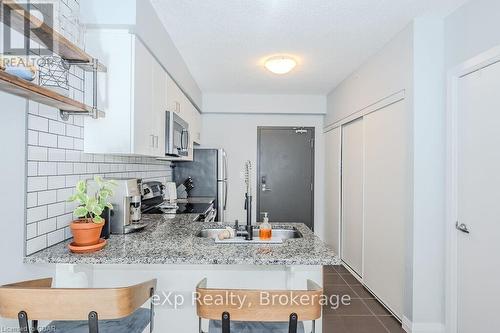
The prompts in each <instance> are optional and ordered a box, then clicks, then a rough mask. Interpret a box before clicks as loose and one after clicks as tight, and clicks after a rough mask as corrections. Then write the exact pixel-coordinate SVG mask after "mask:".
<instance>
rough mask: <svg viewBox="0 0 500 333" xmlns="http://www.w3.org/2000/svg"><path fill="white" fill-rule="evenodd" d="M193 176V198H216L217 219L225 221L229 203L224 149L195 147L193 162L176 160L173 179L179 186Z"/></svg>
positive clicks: (191, 195) (190, 195)
mask: <svg viewBox="0 0 500 333" xmlns="http://www.w3.org/2000/svg"><path fill="white" fill-rule="evenodd" d="M189 177H191V178H192V179H193V184H194V188H193V189H192V190H191V191H190V192H189V197H192V198H209V197H212V198H215V207H217V216H216V219H215V220H216V221H218V222H225V211H226V205H227V189H228V187H227V156H226V152H225V151H224V149H208V148H195V149H194V151H193V161H192V162H175V164H174V168H173V179H174V181H175V183H176V184H177V186H179V185H180V184H182V183H184V181H185V180H186V179H187V178H189Z"/></svg>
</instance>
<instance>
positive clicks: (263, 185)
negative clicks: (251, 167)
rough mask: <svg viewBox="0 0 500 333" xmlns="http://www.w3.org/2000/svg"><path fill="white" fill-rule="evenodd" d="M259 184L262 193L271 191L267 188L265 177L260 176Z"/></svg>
mask: <svg viewBox="0 0 500 333" xmlns="http://www.w3.org/2000/svg"><path fill="white" fill-rule="evenodd" d="M261 184H262V192H269V191H271V189H270V188H269V187H267V177H266V176H262V178H261Z"/></svg>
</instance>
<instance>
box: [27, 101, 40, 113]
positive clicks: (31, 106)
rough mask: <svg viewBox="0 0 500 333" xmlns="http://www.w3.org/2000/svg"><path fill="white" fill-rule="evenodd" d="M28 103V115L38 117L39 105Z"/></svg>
mask: <svg viewBox="0 0 500 333" xmlns="http://www.w3.org/2000/svg"><path fill="white" fill-rule="evenodd" d="M28 103H29V105H28V113H29V114H34V115H38V106H39V104H38V103H36V102H33V101H29V102H28Z"/></svg>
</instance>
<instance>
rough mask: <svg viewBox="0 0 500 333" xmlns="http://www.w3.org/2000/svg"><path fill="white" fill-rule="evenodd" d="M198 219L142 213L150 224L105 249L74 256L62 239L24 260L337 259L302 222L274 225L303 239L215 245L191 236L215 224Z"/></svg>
mask: <svg viewBox="0 0 500 333" xmlns="http://www.w3.org/2000/svg"><path fill="white" fill-rule="evenodd" d="M197 216H198V215H196V214H182V215H176V216H175V218H170V219H169V218H167V217H166V216H163V215H143V219H142V221H143V222H147V223H148V224H149V225H148V226H147V227H146V228H145V229H144V230H143V231H141V232H137V233H132V234H128V235H112V236H111V238H110V239H108V244H107V245H106V247H105V248H104V249H103V250H102V251H100V252H96V253H90V254H74V253H71V252H70V251H69V250H68V244H69V243H70V241H69V240H68V241H65V242H62V243H59V244H56V245H54V246H51V247H49V248H47V249H45V250H42V251H40V252H37V253H35V254H32V255H30V256H27V257H25V258H24V262H25V263H29V264H191V265H210V264H220V265H338V264H340V259H339V258H338V256H337V255H336V254H335V253H334V252H333V250H332V249H331V248H330V247H329V246H327V245H326V244H325V243H323V242H322V241H321V240H320V239H319V238H318V237H317V236H315V235H314V234H313V233H312V231H311V230H310V229H309V228H307V227H306V226H305V225H304V224H301V223H297V224H295V223H294V224H283V223H279V224H273V226H278V225H279V226H280V227H284V228H292V227H295V228H297V229H298V230H299V231H300V232H301V233H302V235H303V238H297V239H289V240H286V241H285V242H284V243H283V244H276V245H269V244H268V245H262V244H216V243H215V241H214V240H213V239H208V238H200V237H196V234H197V233H198V232H199V231H200V230H201V229H204V228H220V225H219V224H218V223H202V222H193V221H194V220H195V219H196V218H197Z"/></svg>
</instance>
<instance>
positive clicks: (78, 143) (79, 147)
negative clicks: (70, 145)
mask: <svg viewBox="0 0 500 333" xmlns="http://www.w3.org/2000/svg"><path fill="white" fill-rule="evenodd" d="M74 144H75V149H76V150H82V151H83V139H75V140H74Z"/></svg>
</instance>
